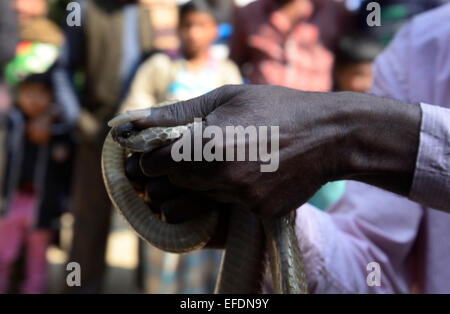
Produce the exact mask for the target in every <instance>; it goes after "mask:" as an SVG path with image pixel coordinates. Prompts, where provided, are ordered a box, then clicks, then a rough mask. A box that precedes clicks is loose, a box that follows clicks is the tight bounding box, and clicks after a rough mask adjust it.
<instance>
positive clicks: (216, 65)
mask: <svg viewBox="0 0 450 314" xmlns="http://www.w3.org/2000/svg"><path fill="white" fill-rule="evenodd" d="M179 21H180V22H179V28H178V31H179V36H180V39H181V44H182V51H181V55H180V56H179V57H177V58H174V59H171V58H170V57H168V56H166V55H163V54H156V55H154V56H152V57H151V58H149V59H148V60H147V61H146V62H145V63H144V64H143V65H142V66H141V67H140V68H139V70H138V73H137V75H136V77H135V79H134V81H133V84H132V86H131V90H130V93H129V95H128V97H127V99H126V101H125V103H124V105H123V108H122V110H134V109H141V108H148V107H151V106H155V105H156V104H157V103H160V102H163V101H165V100H185V99H189V98H193V97H196V96H199V95H202V94H205V93H207V92H209V91H211V90H213V89H215V88H217V87H220V86H222V85H225V84H240V83H242V80H241V76H240V74H239V70H238V68H237V66H235V65H234V63H233V62H231V61H230V60H228V59H218V58H215V57H214V56H213V55H212V54H211V46H212V44H213V43H214V41H215V40H216V38H217V32H218V29H217V21H216V19H215V17H214V14H213V13H212V10H211V8H210V6H209V4H208V2H207V1H206V0H193V1H190V2H188V3H186V4H184V5H182V6H181V7H180V10H179ZM145 250H147V253H148V254H147V256H148V259H149V261H150V263H149V265H148V268H147V269H145V270H144V272H145V273H147V276H146V277H147V280H146V283H147V291H148V292H151V293H212V292H213V290H214V285H215V281H216V277H217V273H218V270H219V264H220V259H221V253H220V252H218V251H211V250H201V251H198V252H193V253H189V254H183V255H179V254H170V253H163V252H162V251H160V250H158V249H156V248H154V247H151V246H148V245H147V246H145Z"/></svg>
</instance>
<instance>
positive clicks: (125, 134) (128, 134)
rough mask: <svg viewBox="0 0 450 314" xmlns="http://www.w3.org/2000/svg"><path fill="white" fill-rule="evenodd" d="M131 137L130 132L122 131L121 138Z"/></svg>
mask: <svg viewBox="0 0 450 314" xmlns="http://www.w3.org/2000/svg"><path fill="white" fill-rule="evenodd" d="M130 136H131V132H130V131H124V132H123V133H122V137H123V138H129V137H130Z"/></svg>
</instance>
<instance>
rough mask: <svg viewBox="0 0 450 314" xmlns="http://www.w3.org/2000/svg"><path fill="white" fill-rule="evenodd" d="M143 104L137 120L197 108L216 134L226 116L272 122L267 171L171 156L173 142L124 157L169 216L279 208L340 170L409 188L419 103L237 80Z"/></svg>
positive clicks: (276, 211) (256, 164)
mask: <svg viewBox="0 0 450 314" xmlns="http://www.w3.org/2000/svg"><path fill="white" fill-rule="evenodd" d="M147 112H148V113H149V116H147V117H146V118H144V119H141V120H137V121H135V122H133V124H134V127H135V128H138V129H144V128H148V127H152V126H174V125H180V124H186V123H192V122H193V120H194V118H196V117H201V118H203V127H206V126H218V127H219V128H220V129H222V130H223V134H226V131H225V128H226V126H243V127H247V126H267V127H268V128H269V129H270V127H271V126H278V127H279V167H278V169H277V170H276V171H274V172H261V171H260V169H261V168H260V166H261V162H260V161H232V162H231V161H226V162H225V161H224V162H219V161H213V162H207V161H205V160H203V161H195V162H194V161H181V162H175V161H173V159H172V156H171V148H172V146H173V144H171V145H168V146H164V147H161V148H159V149H157V150H154V151H152V152H150V153H145V154H139V155H134V156H133V157H132V158H130V159H129V160H128V162H127V174H128V176H129V177H130V178H131V179H132V180H133V181H135V182H136V183H137V184H138V185H141V186H145V185H146V189H147V192H148V194H149V196H150V197H151V198H152V199H153V200H155V202H156V203H157V204H158V206H159V207H160V208H161V210H162V211H163V212H164V213H165V214H167V216H170V217H172V220H174V221H178V220H180V221H182V220H185V219H188V218H189V217H192V216H194V215H196V214H198V213H199V212H202V211H207V210H211V209H215V208H224V205H223V204H228V205H227V206H228V207H233V208H240V209H244V210H250V211H252V212H254V213H256V214H258V215H262V216H266V217H267V216H280V215H283V214H286V213H287V212H289V211H291V210H294V209H296V208H298V207H299V206H300V205H302V204H303V203H305V202H306V201H307V200H308V199H309V198H310V197H311V196H312V195H313V194H314V193H315V192H316V191H317V190H318V189H319V188H320V187H321V186H322V185H323V184H325V183H327V182H329V181H333V180H339V179H353V180H359V181H362V182H366V183H369V184H372V185H376V186H379V187H381V188H384V189H387V190H390V191H393V192H395V193H398V194H401V195H408V193H409V189H410V186H411V182H412V177H413V173H414V169H415V159H416V154H417V147H418V141H419V131H420V119H421V111H420V107H419V106H415V105H409V104H404V103H401V102H397V101H394V100H390V99H386V98H379V97H375V96H371V95H366V94H358V93H348V92H344V93H311V92H301V91H297V90H293V89H288V88H283V87H275V86H263V85H258V86H256V85H255V86H251V85H250V86H249V85H246V86H245V85H236V86H225V87H222V88H219V89H216V90H214V91H213V92H211V93H208V94H206V95H204V96H201V97H198V98H194V99H191V100H188V101H183V102H179V103H176V104H174V105H172V106H168V107H162V108H152V109H148V110H147ZM131 114H133V112H131ZM139 116H142V111H140V112H139ZM269 140H270V136H269ZM230 145H231V146H233V145H234V146H236V144H235V143H232V142H229V141H227V140H226V139H225V137H224V144H223V149H224V151H226V148H227V147H229V146H230ZM268 146H269V148H270V143H269V144H268ZM235 150H236V147H235ZM247 151H248V147H247Z"/></svg>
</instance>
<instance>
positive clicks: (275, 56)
mask: <svg viewBox="0 0 450 314" xmlns="http://www.w3.org/2000/svg"><path fill="white" fill-rule="evenodd" d="M313 14H314V4H313V2H312V1H311V0H258V1H255V2H252V3H250V4H249V5H247V6H245V7H243V8H240V9H238V10H237V12H236V16H235V22H234V30H233V31H234V33H233V37H232V41H231V52H230V58H231V59H232V60H233V61H235V62H236V63H237V64H238V65H239V66H240V67H241V69H242V71H243V75H244V76H245V77H248V79H249V80H250V83H252V84H273V85H281V86H286V87H291V88H296V89H301V90H307V91H329V90H331V85H332V80H331V70H332V66H333V56H332V54H331V52H330V51H329V50H328V49H327V48H325V47H324V46H323V45H322V44H321V42H320V33H319V29H318V27H317V26H315V25H313V24H311V23H310V22H309V20H310V19H311V17H312V16H313Z"/></svg>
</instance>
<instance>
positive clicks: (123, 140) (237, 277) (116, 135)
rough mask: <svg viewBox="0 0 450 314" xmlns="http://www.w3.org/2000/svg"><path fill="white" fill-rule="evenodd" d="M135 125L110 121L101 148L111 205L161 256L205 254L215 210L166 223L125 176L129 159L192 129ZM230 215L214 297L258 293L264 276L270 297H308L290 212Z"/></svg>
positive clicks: (120, 118) (216, 214)
mask: <svg viewBox="0 0 450 314" xmlns="http://www.w3.org/2000/svg"><path fill="white" fill-rule="evenodd" d="M172 103H173V102H166V103H163V104H160V105H159V106H163V105H170V104H172ZM136 119H137V117H136V116H131V115H129V114H128V113H125V114H121V115H119V116H117V117H116V118H114V119H113V120H112V121H110V126H112V129H111V130H110V131H109V133H108V135H107V136H106V139H105V141H104V143H103V149H102V161H101V167H102V174H103V180H104V183H105V187H106V191H107V193H108V196H109V198H110V199H111V202H112V203H113V205H114V207H115V208H116V209H117V210H118V212H119V214H120V215H121V216H122V217H123V218H124V219H125V221H126V222H128V224H129V225H130V226H131V228H132V229H133V230H134V231H135V232H136V233H137V234H138V235H139V236H140V237H141V238H142V239H143V240H144V241H146V242H148V243H149V244H151V245H153V246H155V247H157V248H159V249H161V250H163V251H166V252H171V253H180V254H181V253H187V252H191V251H194V250H198V249H202V248H204V247H205V245H207V243H208V242H209V241H210V240H211V238H212V237H213V235H214V234H215V232H216V230H217V228H218V226H219V223H220V221H219V217H220V215H219V210H213V211H210V212H207V213H203V214H200V215H199V216H198V217H196V218H194V219H191V220H188V221H185V222H181V223H176V224H175V223H169V222H167V221H165V220H164V219H163V218H162V216H161V214H158V212H157V211H155V210H154V209H152V208H151V201H150V202H148V200H145V199H144V198H143V197H141V196H140V195H139V194H138V192H137V191H136V189H135V188H134V186H133V184H132V183H131V182H130V180H129V179H128V178H127V176H126V172H125V162H126V159H127V158H128V157H129V155H130V154H131V153H136V152H149V151H151V150H154V149H157V148H158V147H161V146H163V145H167V144H170V143H172V142H173V141H175V140H177V139H179V138H180V137H181V136H182V135H183V133H184V132H185V131H186V130H187V129H188V128H190V126H191V125H190V124H187V125H178V126H170V127H161V126H158V127H149V128H147V129H142V130H141V129H136V128H134V127H133V124H132V123H131V122H132V121H133V120H136ZM230 210H231V212H230V214H229V218H228V219H229V220H228V224H227V226H228V227H227V228H228V229H227V236H226V240H225V244H224V252H223V255H222V260H221V264H220V269H219V274H218V277H217V281H216V287H215V291H214V292H215V293H218V294H254V293H263V288H264V281H265V278H266V277H265V276H266V274H267V270H269V273H270V275H271V277H272V286H273V292H274V293H277V294H306V293H308V284H307V280H306V273H305V270H304V263H303V258H302V254H301V251H300V247H299V243H298V238H297V236H296V233H295V219H296V217H295V211H294V210H293V211H291V212H290V213H289V214H287V215H285V216H282V217H279V218H273V217H272V218H261V217H259V216H258V215H256V214H254V213H252V212H249V211H246V210H239V209H230ZM267 263H269V264H270V267H267V266H268V265H267Z"/></svg>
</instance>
